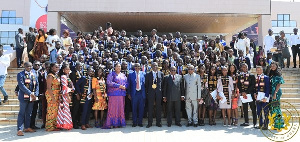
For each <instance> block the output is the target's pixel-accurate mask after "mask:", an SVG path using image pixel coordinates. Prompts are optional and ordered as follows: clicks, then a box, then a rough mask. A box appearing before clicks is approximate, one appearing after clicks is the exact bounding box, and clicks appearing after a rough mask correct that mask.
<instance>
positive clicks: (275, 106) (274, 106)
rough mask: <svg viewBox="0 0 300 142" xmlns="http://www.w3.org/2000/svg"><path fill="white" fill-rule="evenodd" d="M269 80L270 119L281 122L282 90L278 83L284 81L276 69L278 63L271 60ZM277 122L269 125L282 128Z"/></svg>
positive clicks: (275, 128) (276, 128) (277, 128)
mask: <svg viewBox="0 0 300 142" xmlns="http://www.w3.org/2000/svg"><path fill="white" fill-rule="evenodd" d="M270 68H271V70H270V74H269V77H270V80H271V97H272V102H271V107H270V112H271V115H270V116H272V117H273V116H274V117H273V118H272V119H273V121H274V122H278V123H280V122H283V119H282V117H281V116H282V113H281V109H280V98H281V96H282V91H281V88H280V85H281V84H283V83H284V80H283V78H282V76H281V73H280V72H279V71H278V65H277V63H275V62H272V63H271V65H270ZM278 123H277V124H276V123H275V125H274V124H273V125H274V126H271V129H273V130H280V129H282V128H284V124H283V123H282V125H278Z"/></svg>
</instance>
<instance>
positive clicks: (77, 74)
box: [70, 62, 83, 129]
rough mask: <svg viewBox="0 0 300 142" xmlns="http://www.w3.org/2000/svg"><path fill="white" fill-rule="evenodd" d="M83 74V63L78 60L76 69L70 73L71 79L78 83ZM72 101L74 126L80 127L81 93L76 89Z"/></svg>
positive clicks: (75, 127)
mask: <svg viewBox="0 0 300 142" xmlns="http://www.w3.org/2000/svg"><path fill="white" fill-rule="evenodd" d="M82 76H83V72H82V63H80V62H76V66H75V71H72V73H71V74H70V79H71V81H72V83H73V84H76V83H77V81H78V80H79V79H80V78H81V77H82ZM72 101H73V102H72V104H73V106H72V107H71V108H70V110H71V114H72V122H73V128H74V129H79V127H78V124H79V118H80V95H79V94H78V93H77V90H76V89H75V91H74V94H73V96H72Z"/></svg>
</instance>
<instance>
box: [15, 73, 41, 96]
mask: <svg viewBox="0 0 300 142" xmlns="http://www.w3.org/2000/svg"><path fill="white" fill-rule="evenodd" d="M33 75H34V76H35V81H36V86H35V92H34V95H35V96H38V95H39V81H38V78H36V75H35V74H33ZM25 79H26V76H25V71H21V72H20V73H18V75H17V80H18V86H19V92H18V100H19V101H24V94H27V95H30V94H31V93H32V91H31V90H32V89H33V78H32V76H31V75H30V80H31V81H30V85H29V87H30V88H29V89H28V88H27V87H26V86H25Z"/></svg>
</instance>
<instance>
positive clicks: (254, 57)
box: [252, 51, 257, 68]
mask: <svg viewBox="0 0 300 142" xmlns="http://www.w3.org/2000/svg"><path fill="white" fill-rule="evenodd" d="M256 56H257V54H256V51H254V56H253V60H252V62H253V67H254V68H256Z"/></svg>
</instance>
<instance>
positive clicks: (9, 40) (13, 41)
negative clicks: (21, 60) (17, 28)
mask: <svg viewBox="0 0 300 142" xmlns="http://www.w3.org/2000/svg"><path fill="white" fill-rule="evenodd" d="M11 43H15V38H8V40H7V44H11Z"/></svg>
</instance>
